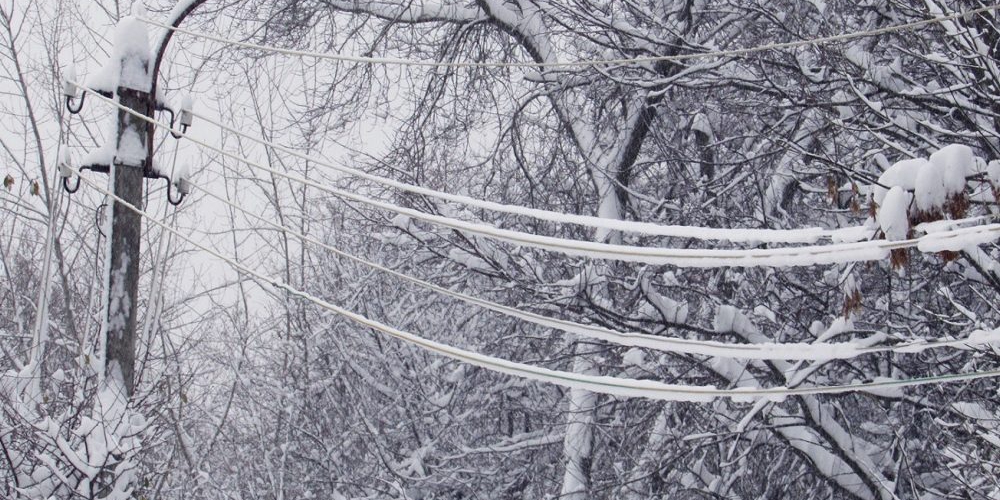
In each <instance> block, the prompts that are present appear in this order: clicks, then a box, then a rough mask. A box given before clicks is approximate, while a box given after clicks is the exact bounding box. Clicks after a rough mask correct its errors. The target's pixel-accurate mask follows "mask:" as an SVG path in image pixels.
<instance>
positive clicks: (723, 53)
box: [138, 5, 1000, 68]
mask: <svg viewBox="0 0 1000 500" xmlns="http://www.w3.org/2000/svg"><path fill="white" fill-rule="evenodd" d="M998 9H1000V5H991V6H986V7H980V8H977V9H970V10H967V11H962V12H957V13H953V14H948V15H942V16H936V17H933V18H930V19H922V20H919V21H913V22H909V23H904V24H897V25H892V26H885V27H882V28H875V29H870V30H863V31H854V32H849V33H841V34H838V35H830V36H824V37H818V38H812V39H809V40H797V41H794V42H780V43H770V44H765V45H758V46H754V47H746V48H742V49H731V50H719V51H712V52H702V53H697V54H679V55H672V56H647V57H629V58H616V59H593V60H582V61H566V62H440V61H414V60H410V59H402V58H382V57H364V56H350V55H343V54H331V53H328V52H315V51H307V50H295V49H283V48H280V47H273V46H268V45H260V44H256V43H250V42H243V41H240V40H233V39H230V38H225V37H221V36H217V35H210V34H207V33H198V32H195V31H192V30H188V29H184V28H180V27H176V26H171V25H169V24H165V23H162V22H160V21H155V20H152V19H147V18H141V17H140V18H138V19H139V20H140V21H142V22H144V23H147V24H150V25H152V26H158V27H160V28H163V29H166V30H171V31H174V32H177V33H183V34H185V35H190V36H193V37H196V38H202V39H205V40H212V41H215V42H219V43H224V44H227V45H232V46H237V47H242V48H246V49H253V50H260V51H263V52H271V53H275V54H283V55H288V56H295V57H313V58H317V59H327V60H332V61H340V62H351V63H360V64H376V65H383V66H419V67H432V68H578V67H591V66H610V65H634V64H645V63H656V62H661V61H688V60H692V59H705V58H713V57H733V56H744V55H748V54H753V53H757V52H765V51H769V50H780V49H790V48H795V47H803V46H807V45H820V44H826V43H832V42H842V41H846V40H853V39H856V38H867V37H871V36H878V35H885V34H889V33H896V32H901V31H909V30H913V29H916V28H920V27H923V26H927V25H931V24H939V23H942V22H945V21H953V20H956V19H959V18H962V17H965V16H972V15H976V14H982V13H985V12H989V11H993V10H998Z"/></svg>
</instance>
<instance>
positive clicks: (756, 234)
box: [195, 113, 864, 243]
mask: <svg viewBox="0 0 1000 500" xmlns="http://www.w3.org/2000/svg"><path fill="white" fill-rule="evenodd" d="M195 116H197V117H198V118H199V119H201V120H204V121H206V122H208V123H210V124H212V125H215V126H216V127H219V128H220V129H222V130H225V131H226V132H229V133H231V134H235V135H237V136H239V137H242V138H245V139H248V140H251V141H254V142H257V143H259V144H262V145H264V146H267V147H270V148H273V149H275V150H278V151H282V152H284V153H287V154H290V155H292V156H295V157H296V158H299V159H302V160H306V161H310V162H313V163H315V164H317V165H321V166H325V167H328V168H332V169H334V170H336V171H338V172H343V173H346V174H349V175H353V176H356V177H360V178H362V179H366V180H370V181H372V182H376V183H378V184H381V185H383V186H388V187H392V188H395V189H399V190H402V191H407V192H410V193H414V194H419V195H424V196H431V197H434V198H438V199H441V200H445V201H451V202H455V203H461V204H463V205H468V206H471V207H476V208H481V209H485V210H490V211H494V212H503V213H508V214H512V215H523V216H528V217H533V218H535V219H540V220H546V221H550V222H557V223H569V224H576V225H580V226H587V227H592V228H601V229H610V230H613V231H625V232H631V233H642V234H648V235H655V236H669V237H676V238H693V239H699V240H729V241H733V242H751V241H752V242H760V243H811V242H814V241H816V240H818V239H820V238H824V237H827V238H829V237H832V236H834V235H835V234H836V233H838V232H845V231H856V230H859V229H864V228H863V227H849V228H843V229H823V228H819V227H815V228H802V229H744V228H714V227H698V226H680V225H661V224H655V223H650V222H635V221H623V220H615V219H606V218H603V217H593V216H589V215H577V214H567V213H561V212H553V211H551V210H542V209H537V208H530V207H524V206H519V205H508V204H504V203H497V202H493V201H487V200H480V199H477V198H472V197H470V196H463V195H458V194H451V193H445V192H442V191H437V190H434V189H430V188H426V187H422V186H416V185H413V184H408V183H405V182H401V181H397V180H395V179H390V178H387V177H382V176H378V175H374V174H370V173H368V172H365V171H363V170H358V169H356V168H352V167H349V166H346V165H337V164H335V163H333V162H330V161H328V160H326V159H325V158H321V157H318V156H314V155H308V154H305V153H302V152H299V151H296V150H294V149H292V148H289V147H286V146H283V145H280V144H276V143H274V142H271V141H268V140H266V139H263V138H258V137H256V136H254V135H251V134H247V133H245V132H241V131H239V130H237V129H235V128H233V127H230V126H228V125H225V124H223V123H221V122H219V121H216V120H213V119H211V118H209V117H207V116H205V115H202V114H200V113H195Z"/></svg>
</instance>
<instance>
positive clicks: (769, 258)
mask: <svg viewBox="0 0 1000 500" xmlns="http://www.w3.org/2000/svg"><path fill="white" fill-rule="evenodd" d="M74 83H75V82H74ZM81 87H83V86H82V85H81ZM87 91H88V92H91V93H93V94H94V96H95V97H96V98H97V99H100V100H102V101H104V102H107V103H109V104H111V105H112V106H114V107H117V108H119V109H121V110H123V111H125V112H127V113H129V114H131V115H132V116H135V117H137V118H139V119H140V120H143V121H146V122H148V123H151V124H153V125H155V126H157V127H160V128H162V129H165V130H169V131H171V132H173V133H174V134H175V135H176V136H178V137H184V138H187V139H188V140H190V141H191V142H192V143H194V144H197V145H199V146H201V147H203V148H205V149H207V150H209V151H212V152H215V153H218V154H220V155H223V156H226V157H229V158H232V159H234V160H236V161H239V162H241V163H244V164H246V165H247V166H249V167H251V168H255V169H258V170H261V171H264V172H268V173H270V174H273V175H276V176H279V177H282V178H285V179H288V180H290V181H293V182H297V183H300V184H303V185H306V186H310V187H314V188H316V189H318V190H321V191H325V192H327V193H330V194H333V195H336V196H339V197H341V198H343V199H347V200H351V201H355V202H358V203H362V204H365V205H368V206H370V207H373V208H378V209H381V210H386V211H390V212H395V213H397V214H400V215H403V216H406V217H410V218H412V219H416V220H420V221H424V222H428V223H431V224H436V225H439V226H443V227H447V228H450V229H453V230H456V231H464V232H468V233H472V234H477V235H479V236H483V237H485V238H489V239H493V240H496V241H503V242H506V243H511V244H514V245H522V246H527V247H532V248H538V249H542V250H548V251H552V252H558V253H562V254H565V255H570V256H578V257H587V258H595V259H605V260H618V261H623V262H639V263H646V264H652V265H674V266H678V267H703V268H704V267H752V266H770V267H792V266H812V265H817V264H836V263H846V262H861V261H872V260H884V259H885V258H887V257H888V255H889V252H890V251H891V250H895V249H902V248H920V247H923V246H925V245H927V248H930V249H931V250H929V251H935V252H936V251H940V250H942V249H946V248H951V247H958V248H961V247H964V246H969V245H970V244H973V243H975V244H981V243H984V242H987V241H992V240H994V239H996V238H998V237H1000V234H998V233H1000V224H986V225H983V226H977V227H968V228H961V229H954V230H948V231H941V232H937V233H933V234H928V235H925V236H921V237H919V238H911V239H907V240H899V241H887V240H874V241H864V242H857V243H838V244H830V245H815V246H803V247H791V248H764V249H689V248H658V247H637V246H626V245H612V244H607V243H598V242H591V241H580V240H569V239H564V238H555V237H551V236H540V235H536V234H531V233H524V232H520V231H512V230H508V229H500V228H497V227H495V226H490V225H487V224H481V223H474V222H467V221H463V220H459V219H455V218H451V217H444V216H440V215H434V214H428V213H424V212H420V211H418V210H413V209H410V208H405V207H400V206H397V205H394V204H392V203H388V202H385V201H381V200H375V199H372V198H368V197H366V196H363V195H359V194H355V193H351V192H348V191H344V190H342V189H338V188H334V187H330V186H326V185H323V184H320V183H318V182H316V181H314V180H311V179H307V178H304V177H300V176H297V175H293V174H289V173H287V172H282V171H280V170H276V169H274V168H271V167H268V166H265V165H262V164H260V163H257V162H254V161H253V160H250V159H248V158H246V157H242V156H239V155H237V154H234V153H230V152H228V151H225V150H223V149H221V148H219V147H217V146H213V145H211V144H208V143H207V142H204V141H201V140H199V139H195V138H193V137H191V136H190V135H189V134H187V133H184V132H181V131H179V130H175V129H173V128H171V127H170V126H169V125H167V124H164V123H161V122H159V121H157V120H155V119H153V118H150V117H148V116H145V115H143V114H142V113H139V112H137V111H135V110H133V109H131V108H128V107H127V106H123V105H121V104H120V103H118V102H115V101H114V100H112V99H109V98H107V97H104V96H102V95H100V94H99V93H96V92H94V91H92V90H90V89H87ZM947 242H951V245H950V246H949V245H944V243H947Z"/></svg>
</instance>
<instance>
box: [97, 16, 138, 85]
mask: <svg viewBox="0 0 1000 500" xmlns="http://www.w3.org/2000/svg"><path fill="white" fill-rule="evenodd" d="M137 13H140V14H141V11H140V12H137ZM151 59H152V57H151V54H150V50H149V33H148V30H147V29H146V24H145V23H143V22H142V21H139V19H138V17H136V16H128V17H124V18H122V19H121V21H119V22H118V25H117V26H116V27H115V33H114V36H113V43H112V46H111V50H110V52H109V54H108V60H107V61H106V62H105V63H104V65H103V66H101V68H100V69H98V70H97V72H95V73H94V74H91V75H90V76H89V77H88V78H87V86H88V87H90V88H92V89H94V90H97V91H101V92H108V93H113V92H116V91H117V89H118V88H119V87H124V88H128V89H133V90H139V91H142V92H149V91H150V90H151V88H152V78H151V76H150V71H151V69H152V68H150V60H151Z"/></svg>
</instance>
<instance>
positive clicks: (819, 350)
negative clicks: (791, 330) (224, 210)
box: [190, 182, 1000, 361]
mask: <svg viewBox="0 0 1000 500" xmlns="http://www.w3.org/2000/svg"><path fill="white" fill-rule="evenodd" d="M190 185H191V187H193V188H194V189H196V190H198V191H201V192H202V193H204V194H205V195H206V196H209V197H210V198H213V199H215V200H217V201H219V202H220V203H223V204H224V205H227V206H229V207H231V208H233V209H234V210H237V211H239V212H240V213H243V214H244V215H247V216H249V217H252V218H253V219H255V220H257V221H258V222H262V223H264V224H266V225H268V226H270V227H271V228H273V229H275V230H277V231H281V232H283V233H285V234H288V235H290V236H293V237H295V238H297V239H299V240H300V241H303V242H307V243H311V244H313V245H316V246H318V247H321V248H323V249H325V250H327V251H329V252H331V253H333V254H335V255H338V256H340V257H343V258H345V259H348V260H350V261H353V262H356V263H358V264H361V265H364V266H366V267H369V268H371V269H375V270H377V271H380V272H383V273H386V274H388V275H391V276H393V277H396V278H398V279H401V280H404V281H407V282H409V283H413V284H415V285H417V286H420V287H422V288H425V289H428V290H431V291H433V292H435V293H438V294H441V295H444V296H447V297H451V298H454V299H458V300H460V301H462V302H465V303H467V304H471V305H474V306H478V307H482V308H484V309H488V310H490V311H494V312H497V313H501V314H504V315H506V316H509V317H511V318H516V319H519V320H522V321H527V322H529V323H533V324H535V325H538V326H542V327H545V328H554V329H557V330H561V331H563V332H566V333H572V334H576V335H581V336H583V337H587V338H593V339H597V340H603V341H606V342H610V343H613V344H617V345H621V346H625V347H642V348H647V349H654V350H658V351H663V352H672V353H680V354H697V355H703V356H718V357H727V358H738V359H767V360H779V359H780V360H796V361H799V360H802V361H822V360H831V359H849V358H854V357H857V356H861V355H863V354H869V353H878V352H897V353H916V352H922V351H925V350H928V349H935V348H948V347H951V348H958V349H969V348H973V347H978V346H982V345H987V344H988V343H990V342H991V341H993V340H994V339H993V338H992V337H990V336H989V335H983V334H979V335H980V336H982V338H968V339H956V340H944V341H935V342H904V343H900V344H896V345H891V346H885V345H883V346H871V345H864V344H867V343H871V342H873V341H875V340H882V339H884V338H885V337H884V334H881V333H879V334H876V335H877V336H879V337H873V338H869V339H860V340H858V341H855V342H843V343H815V344H807V343H767V344H735V343H725V342H716V341H708V340H693V339H684V338H676V337H665V336H660V335H650V334H645V333H639V332H619V331H615V330H611V329H608V328H604V327H601V326H598V325H588V324H582V323H576V322H573V321H567V320H563V319H558V318H552V317H549V316H544V315H541V314H536V313H533V312H529V311H525V310H522V309H518V308H516V307H511V306H506V305H503V304H499V303H497V302H493V301H490V300H486V299H483V298H479V297H475V296H472V295H468V294H465V293H462V292H457V291H454V290H450V289H448V288H444V287H442V286H438V285H435V284H433V283H431V282H428V281H425V280H422V279H420V278H416V277H414V276H410V275H408V274H405V273H402V272H399V271H396V270H394V269H391V268H389V267H386V266H383V265H381V264H377V263H375V262H372V261H369V260H367V259H364V258H362V257H358V256H356V255H353V254H351V253H348V252H345V251H343V250H341V249H339V248H337V247H335V246H333V245H330V244H329V243H326V242H323V241H320V240H318V239H316V238H314V237H312V236H308V235H305V234H302V233H301V232H299V231H296V230H294V229H291V228H289V227H287V226H283V225H281V224H279V223H277V222H274V221H272V220H270V219H268V218H266V217H263V216H261V215H258V214H256V213H254V212H252V211H250V210H247V209H246V208H244V207H242V206H241V205H239V204H238V203H234V202H233V201H232V200H229V199H227V198H224V197H222V196H219V195H218V194H215V193H214V192H212V190H210V189H205V188H203V187H201V186H199V185H198V184H195V183H193V182H192V183H190ZM997 340H1000V339H997Z"/></svg>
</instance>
